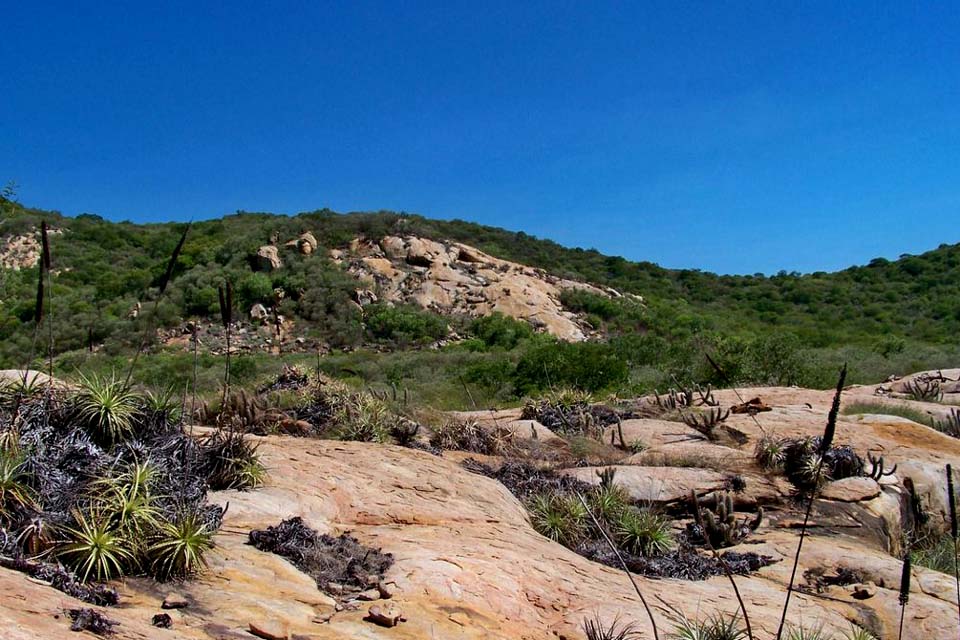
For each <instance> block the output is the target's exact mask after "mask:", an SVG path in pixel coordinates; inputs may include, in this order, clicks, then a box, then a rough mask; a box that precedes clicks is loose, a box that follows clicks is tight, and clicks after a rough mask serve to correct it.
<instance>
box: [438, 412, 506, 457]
mask: <svg viewBox="0 0 960 640" xmlns="http://www.w3.org/2000/svg"><path fill="white" fill-rule="evenodd" d="M430 445H431V446H433V447H435V448H437V449H453V450H456V451H469V452H471V453H482V454H484V455H490V456H499V455H506V454H508V453H510V452H511V450H512V449H513V448H514V447H513V432H511V431H509V430H508V429H504V428H503V427H499V426H496V427H492V428H491V427H486V426H483V425H481V424H480V423H478V422H477V421H475V420H455V421H452V422H447V423H446V424H443V425H441V426H440V427H438V428H437V429H435V430H434V432H433V435H432V436H430Z"/></svg>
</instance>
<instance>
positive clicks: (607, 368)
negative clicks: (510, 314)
mask: <svg viewBox="0 0 960 640" xmlns="http://www.w3.org/2000/svg"><path fill="white" fill-rule="evenodd" d="M628 373H629V370H628V368H627V363H626V361H624V360H623V359H622V358H621V357H620V356H619V355H618V354H617V352H616V350H615V349H614V348H613V347H612V346H610V345H609V344H604V343H599V342H579V343H567V342H556V341H546V342H543V343H541V344H539V345H536V346H534V347H532V348H530V349H529V350H527V352H526V353H524V354H523V356H521V358H520V361H519V362H518V363H517V368H516V370H515V372H514V386H515V387H516V389H517V392H518V393H520V394H523V395H530V394H532V393H534V392H536V391H539V390H544V389H550V388H556V387H574V388H577V389H583V390H584V391H591V392H595V391H602V390H604V389H610V388H613V387H616V386H617V385H620V384H622V383H624V382H626V380H627V376H628Z"/></svg>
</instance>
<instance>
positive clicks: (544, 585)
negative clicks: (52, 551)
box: [0, 389, 960, 640]
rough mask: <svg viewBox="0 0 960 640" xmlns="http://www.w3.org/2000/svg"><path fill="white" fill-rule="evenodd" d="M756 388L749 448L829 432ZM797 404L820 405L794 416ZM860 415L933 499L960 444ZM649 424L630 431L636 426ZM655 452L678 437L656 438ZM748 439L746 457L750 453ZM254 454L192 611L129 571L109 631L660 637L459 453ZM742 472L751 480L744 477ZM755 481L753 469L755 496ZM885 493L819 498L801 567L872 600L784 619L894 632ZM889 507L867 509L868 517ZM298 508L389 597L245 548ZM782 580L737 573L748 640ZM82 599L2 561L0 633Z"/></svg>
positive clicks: (776, 395) (711, 588)
mask: <svg viewBox="0 0 960 640" xmlns="http://www.w3.org/2000/svg"><path fill="white" fill-rule="evenodd" d="M751 391H752V392H756V393H755V395H761V396H762V397H763V399H764V401H765V402H767V403H768V404H771V405H772V406H773V407H774V409H773V411H771V412H769V413H766V414H763V415H761V416H758V420H759V421H760V425H761V426H760V427H758V426H757V425H756V424H755V423H753V421H752V420H751V419H750V418H749V417H748V416H736V417H731V418H730V421H731V422H734V423H735V424H736V426H737V427H738V428H740V429H741V430H743V431H744V432H747V433H749V435H750V436H751V437H752V438H753V437H756V436H757V435H758V434H759V433H760V429H761V427H762V429H763V430H765V431H768V432H772V433H776V434H778V435H784V436H786V435H797V434H804V433H809V434H811V435H813V434H816V433H818V432H819V431H820V430H821V429H822V424H823V422H824V420H825V418H826V412H827V408H828V405H829V400H830V394H829V393H821V392H815V391H814V392H810V391H802V390H793V389H766V390H751ZM719 395H720V397H722V398H723V401H724V402H725V403H728V402H730V400H729V399H728V398H727V397H726V396H727V395H728V392H720V394H719ZM729 395H732V393H729ZM805 402H810V403H811V404H812V406H813V408H812V409H810V408H807V407H806V406H804V403H805ZM781 403H782V404H781ZM508 417H509V418H512V419H513V420H515V419H516V411H511V412H504V413H503V415H501V416H498V419H505V418H508ZM857 418H858V416H843V418H842V419H841V420H840V423H839V425H838V433H837V441H838V442H849V443H850V444H853V445H854V446H855V447H856V448H857V449H858V450H859V451H861V452H865V451H866V450H870V451H873V452H876V453H883V455H884V456H887V457H888V458H889V459H890V460H892V461H895V462H897V463H899V464H903V465H905V467H903V468H906V469H907V470H910V469H919V470H921V471H924V472H925V473H928V476H924V478H926V479H925V480H924V481H925V482H927V483H928V484H929V486H928V487H927V488H926V491H927V492H929V493H931V494H933V493H937V492H938V491H939V490H940V489H939V488H940V485H938V484H937V482H936V480H935V476H934V475H933V470H934V469H936V468H937V467H939V466H941V465H942V464H943V463H945V462H951V463H953V464H958V463H960V442H958V441H955V440H952V439H950V438H946V437H945V436H942V434H939V433H936V432H934V431H933V430H931V429H928V428H927V427H923V426H920V425H916V424H913V423H909V422H902V421H897V422H892V421H888V420H886V419H874V418H868V419H863V420H858V419H857ZM504 421H505V422H510V421H511V420H504ZM675 424H676V423H675ZM751 425H752V426H751ZM654 426H656V425H654ZM679 426H680V427H681V428H682V427H683V425H679ZM650 427H651V425H646V424H644V423H639V421H638V425H637V428H646V429H650ZM658 428H659V429H660V432H661V433H662V435H663V436H664V438H666V437H668V436H667V431H668V427H667V426H666V425H662V426H660V427H658ZM651 440H656V438H653V437H651ZM688 444H690V445H692V444H696V446H698V447H704V448H705V449H704V450H706V448H710V447H715V445H710V444H706V443H703V442H699V443H688ZM656 446H678V445H677V444H676V443H674V444H669V443H668V442H666V441H665V442H664V443H662V444H661V443H659V442H658V444H657V445H656ZM745 447H746V448H747V449H750V447H751V444H750V443H748V444H747V445H745ZM731 451H733V450H732V449H731ZM261 452H262V453H263V455H264V461H265V463H266V465H267V467H268V468H269V472H270V476H269V479H268V482H267V486H265V487H264V488H262V489H258V490H256V491H250V492H221V493H217V494H214V499H215V500H217V501H219V502H221V503H224V504H226V503H229V505H230V506H229V509H228V511H227V516H226V519H225V523H224V527H223V529H222V530H221V532H220V533H219V534H218V536H217V542H218V547H217V549H216V550H215V551H214V552H212V554H211V556H210V569H209V571H208V572H207V573H206V574H204V575H203V576H202V577H200V578H199V579H197V580H194V581H191V582H186V583H184V584H180V585H176V587H175V590H176V591H177V592H178V593H180V594H182V595H183V596H184V597H185V598H186V599H187V600H188V601H189V606H187V607H186V608H183V609H177V610H173V611H170V612H169V613H170V614H171V616H172V617H173V620H174V623H173V624H174V626H173V630H172V631H167V630H161V629H156V628H153V627H152V626H150V619H151V617H152V616H153V615H154V614H155V613H159V612H160V611H161V609H160V605H161V603H162V601H163V599H164V597H166V595H167V594H168V593H169V592H170V591H171V588H170V586H168V585H157V584H155V583H153V582H151V581H148V580H143V579H128V580H127V581H126V582H124V583H122V584H121V585H120V590H121V592H122V596H123V597H122V605H121V606H120V607H116V608H112V609H107V610H106V613H107V615H108V616H109V617H111V618H113V619H115V620H117V621H119V622H120V623H121V624H120V626H119V627H117V634H116V637H118V638H157V639H161V638H170V637H176V638H188V639H193V638H250V637H251V636H250V634H249V629H250V628H251V625H255V626H257V628H261V629H281V630H283V631H284V632H286V633H289V634H290V637H291V638H292V637H297V636H298V635H299V636H302V637H306V638H318V639H327V638H330V639H332V638H358V639H360V638H363V639H369V638H402V639H413V638H418V639H419V638H467V639H471V638H478V639H479V638H506V639H540V638H544V639H545V638H569V639H578V640H579V639H580V638H582V637H583V636H582V633H581V631H580V630H579V627H580V623H581V621H582V620H583V618H585V617H587V616H592V615H594V614H599V615H600V616H601V617H602V618H604V619H605V620H611V619H612V618H613V617H614V616H617V615H619V616H620V617H621V619H625V620H630V621H635V622H636V623H637V624H638V626H639V628H640V629H641V630H645V631H647V636H645V637H652V636H650V634H649V629H648V623H647V621H646V618H645V616H644V615H643V613H642V608H641V606H640V603H639V601H638V599H637V597H636V595H635V594H634V593H633V591H632V588H631V586H630V583H629V581H628V580H627V578H626V577H625V576H624V575H623V574H622V573H621V572H619V571H616V570H614V569H611V568H609V567H605V566H602V565H599V564H596V563H593V562H590V561H588V560H586V559H584V558H582V557H580V556H578V555H577V554H575V553H573V552H572V551H569V550H567V549H565V548H564V547H562V546H560V545H558V544H555V543H552V542H550V541H548V540H546V539H545V538H543V537H542V536H540V535H538V534H537V533H535V532H534V531H533V529H532V528H531V527H530V525H529V522H528V520H527V516H526V513H525V511H524V509H523V507H522V506H521V505H520V503H519V502H518V501H517V500H516V499H514V497H513V496H511V495H510V494H509V492H507V490H506V489H505V488H504V487H502V486H501V485H500V484H499V483H497V482H495V481H493V480H490V479H488V478H484V477H482V476H478V475H474V474H471V473H469V472H467V471H466V470H464V469H463V468H462V467H461V466H460V465H459V464H457V462H456V461H455V460H454V459H453V456H450V457H449V458H448V457H446V456H445V457H437V456H433V455H430V454H429V453H425V452H420V451H414V450H409V449H402V448H398V447H392V446H382V445H372V444H360V443H341V442H332V441H317V440H307V439H296V438H286V437H267V438H263V439H262V445H261ZM740 453H743V452H740ZM699 471H704V470H698V472H699ZM742 471H743V472H744V473H745V474H755V473H756V471H755V470H753V469H749V468H746V467H744V468H743V469H742ZM591 473H592V471H591ZM620 473H621V472H619V471H618V477H619V474H620ZM631 473H635V474H649V476H650V477H653V478H656V477H657V474H664V475H661V477H662V478H664V479H666V478H667V475H665V474H668V473H674V471H673V470H671V471H668V470H666V469H658V468H656V467H653V468H647V469H638V470H636V471H632V472H631ZM710 473H714V472H713V471H710ZM899 473H900V472H899V471H898V475H899ZM910 473H915V472H914V471H910ZM753 477H754V476H753V475H747V478H748V486H749V485H750V484H751V483H752V482H753V480H752V478H753ZM711 478H712V476H711ZM918 478H919V476H918ZM894 481H895V480H894V479H892V478H889V479H885V481H884V483H883V484H884V487H886V486H893V485H892V484H891V483H893V482H894ZM915 483H916V484H917V485H918V489H919V488H920V482H918V481H917V479H915ZM887 495H888V493H887V490H886V488H885V489H884V490H883V492H882V493H881V494H880V495H878V496H877V497H876V498H873V499H870V500H867V501H866V502H863V503H846V502H839V501H820V502H821V503H823V504H832V505H834V506H835V507H836V508H837V509H839V511H837V512H830V511H825V512H824V513H823V514H820V513H817V514H815V518H814V519H815V522H814V526H813V528H812V529H811V535H810V536H808V538H807V542H806V543H805V546H804V552H803V554H802V556H801V571H800V573H799V574H798V575H801V576H802V575H803V573H804V572H805V571H806V570H808V569H819V570H823V571H826V572H832V571H836V569H837V568H839V567H841V566H848V567H851V568H857V569H859V570H861V571H862V572H863V573H864V574H865V576H864V580H865V581H869V582H873V583H874V584H876V585H877V587H876V593H875V595H873V597H870V598H868V599H866V600H857V599H855V598H854V597H853V588H852V587H830V588H828V589H827V591H826V592H824V593H823V594H819V595H818V594H813V593H801V592H798V593H796V594H795V596H794V599H793V601H792V604H791V609H790V616H789V619H790V620H792V621H801V620H802V621H803V622H804V623H805V624H806V625H808V626H809V625H811V624H822V625H823V626H824V627H825V628H826V629H827V630H837V631H840V630H846V629H847V628H848V621H849V620H854V621H859V622H861V623H869V624H871V625H873V626H874V627H875V628H877V629H878V630H880V631H881V632H882V633H883V637H895V633H896V632H895V629H896V625H897V622H898V617H899V605H898V603H897V592H896V586H897V583H898V581H899V575H900V566H901V565H900V562H899V560H898V559H897V558H896V557H893V556H891V555H890V554H889V553H888V552H887V551H886V550H885V549H884V548H883V545H882V543H881V541H879V540H877V539H876V538H875V537H870V536H864V535H862V530H863V529H864V528H865V527H866V526H867V525H864V524H863V523H862V522H861V523H859V524H858V523H857V522H856V519H857V518H860V519H866V517H867V516H866V515H864V514H866V513H867V512H868V511H869V510H870V509H872V508H874V505H875V503H876V502H877V501H878V500H883V499H886V498H885V496H887ZM888 502H889V501H888ZM897 504H899V503H898V502H897ZM886 509H887V507H886V506H883V505H880V506H877V511H878V513H882V512H884V511H885V510H886ZM297 515H299V516H302V517H303V518H304V519H305V520H306V522H307V523H308V524H310V525H311V526H313V527H314V528H316V529H318V530H320V531H322V532H333V533H339V532H342V531H350V532H351V533H352V534H353V535H355V536H356V537H358V538H359V539H360V540H361V542H363V543H365V544H368V545H372V546H376V547H381V548H383V550H384V551H386V552H390V553H392V554H394V556H395V558H396V563H395V565H394V566H393V567H392V568H391V569H390V571H389V572H388V575H387V580H388V581H392V582H393V583H394V585H395V587H394V589H395V591H394V594H393V597H392V598H391V599H390V600H389V601H379V602H378V603H364V606H363V607H360V608H359V609H357V610H345V611H341V612H336V611H335V610H334V604H333V601H332V600H331V599H330V598H329V597H328V596H326V595H324V594H323V593H321V592H320V591H318V590H317V588H316V586H315V585H314V584H313V582H312V580H311V579H310V578H308V577H307V576H305V575H303V574H301V573H300V572H299V571H297V570H296V569H295V568H294V567H293V566H292V565H290V564H289V563H287V562H286V561H285V560H283V559H281V558H279V557H278V556H274V555H272V554H267V553H262V552H259V551H257V550H256V549H254V548H253V547H250V546H249V545H247V544H245V542H246V539H247V534H248V532H249V531H250V529H252V528H262V527H265V526H268V525H273V524H276V523H277V522H279V521H280V520H282V519H284V518H288V517H292V516H297ZM797 517H798V513H797V512H796V511H795V510H788V509H786V508H784V510H782V511H780V512H777V511H776V510H771V513H770V514H769V516H768V518H766V519H765V523H764V525H763V526H761V528H760V530H758V532H757V533H756V534H755V535H754V536H752V537H751V539H750V540H749V542H750V544H748V545H743V546H742V547H740V548H739V549H738V550H745V551H746V550H749V551H756V552H758V553H762V554H767V555H770V556H772V557H774V558H777V559H788V558H790V557H792V555H793V552H794V550H795V548H796V542H797V537H798V536H797V530H796V528H795V526H794V524H793V522H795V520H796V519H797ZM876 517H880V516H876ZM847 521H849V523H848V524H844V522H847ZM789 572H790V564H789V561H785V562H779V563H776V564H774V565H772V566H769V567H766V568H764V569H762V570H760V571H759V572H758V573H757V574H754V575H751V576H750V577H738V578H737V582H738V585H739V586H740V589H741V591H742V593H743V596H744V599H745V601H746V603H747V606H748V608H749V610H750V613H751V620H752V622H753V626H754V631H755V634H756V637H757V638H758V639H763V640H766V639H769V638H772V637H773V636H774V634H775V631H776V626H777V621H778V618H779V611H780V605H781V603H782V601H783V595H784V585H785V584H786V582H787V580H788V579H789ZM914 578H915V579H914V583H913V584H914V588H913V593H912V597H911V599H910V604H909V606H908V608H907V623H906V625H905V632H904V638H908V639H912V640H920V639H922V640H929V639H931V638H948V637H953V636H954V635H955V634H956V633H957V627H956V625H957V622H956V593H955V586H954V585H953V583H952V580H951V579H950V578H949V577H948V576H944V575H942V574H936V573H934V572H931V571H928V570H925V569H922V568H915V570H914ZM637 582H638V584H639V585H640V587H641V589H643V591H644V593H645V594H646V595H647V596H648V598H649V600H650V602H651V605H652V606H653V608H654V612H655V616H656V618H657V620H658V623H659V624H660V625H661V632H663V631H664V630H665V629H666V628H668V627H669V624H668V618H667V612H668V609H667V606H666V604H665V603H667V604H669V605H670V606H674V607H677V608H679V609H680V610H682V611H684V612H685V613H686V614H687V615H691V616H694V615H697V614H698V613H699V614H700V615H703V614H708V613H712V612H714V611H717V610H723V611H727V612H733V611H735V610H736V607H737V605H736V601H735V599H734V598H733V595H732V593H731V591H730V588H729V585H728V583H727V582H726V580H725V579H723V578H714V579H711V580H707V581H703V582H687V581H680V580H670V579H664V580H652V579H646V578H640V577H638V578H637ZM370 604H374V605H376V604H379V605H380V606H381V607H386V606H387V605H388V604H389V606H394V607H396V608H397V609H399V610H402V612H403V616H404V617H405V618H406V621H404V622H401V623H400V624H399V625H398V626H396V627H394V628H384V627H380V626H377V625H374V624H372V623H371V622H367V621H364V620H363V618H364V616H365V615H366V614H367V610H368V609H369V608H370ZM77 606H82V605H80V603H78V602H76V601H74V600H72V599H71V598H69V597H67V596H65V595H64V594H62V593H60V592H57V591H54V590H53V589H52V588H50V587H47V586H44V585H40V584H37V583H36V582H34V581H31V580H29V579H27V578H26V577H25V576H23V575H21V574H19V573H15V572H12V571H8V570H2V569H0V629H2V630H3V635H2V637H4V638H10V639H12V640H21V639H24V640H25V639H27V638H31V639H32V638H37V637H41V638H53V639H59V638H64V639H66V638H76V637H78V636H77V635H76V634H73V633H71V632H70V631H69V630H68V629H69V622H68V620H67V619H66V618H65V617H64V614H63V611H64V609H69V608H72V607H77ZM57 616H59V617H57ZM324 620H326V621H325V622H321V621H324Z"/></svg>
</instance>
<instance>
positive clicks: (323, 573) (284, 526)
mask: <svg viewBox="0 0 960 640" xmlns="http://www.w3.org/2000/svg"><path fill="white" fill-rule="evenodd" d="M250 544H251V545H253V546H254V547H256V548H257V549H259V550H260V551H269V552H270V553H276V554H277V555H280V556H283V557H284V558H286V559H287V560H289V561H290V562H292V563H293V564H294V565H295V566H296V567H297V568H298V569H300V570H301V571H303V572H304V573H306V574H307V575H309V576H310V577H311V578H313V579H314V581H315V582H316V583H317V587H318V588H319V589H320V590H321V591H324V592H326V593H330V594H331V595H342V594H341V593H335V591H336V590H335V589H331V585H339V586H340V587H342V588H343V589H342V590H343V591H345V592H346V591H352V592H359V591H362V590H364V589H367V588H369V587H371V586H376V582H374V583H373V584H372V585H371V576H375V577H376V579H377V580H378V581H379V580H380V579H382V578H383V575H384V573H386V571H387V569H389V568H390V567H391V566H392V565H393V556H392V555H391V554H389V553H383V552H381V551H380V549H374V548H372V547H367V546H364V545H362V544H360V542H358V541H357V539H356V538H353V537H352V536H349V535H347V534H345V533H344V534H341V535H339V536H337V537H333V536H330V535H327V534H323V535H321V534H319V533H317V532H316V531H315V530H314V529H311V528H310V527H308V526H307V525H306V524H304V522H303V519H302V518H300V517H296V518H290V519H288V520H284V521H283V522H281V523H280V524H278V525H276V526H273V527H267V528H266V529H255V530H253V531H251V532H250Z"/></svg>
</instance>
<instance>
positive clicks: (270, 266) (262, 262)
mask: <svg viewBox="0 0 960 640" xmlns="http://www.w3.org/2000/svg"><path fill="white" fill-rule="evenodd" d="M254 263H255V266H256V268H257V270H258V271H274V270H276V269H279V268H281V267H282V266H283V261H282V260H280V251H279V250H278V249H277V247H276V246H274V245H272V244H265V245H263V246H262V247H260V248H259V249H257V253H256V256H255V257H254Z"/></svg>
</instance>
